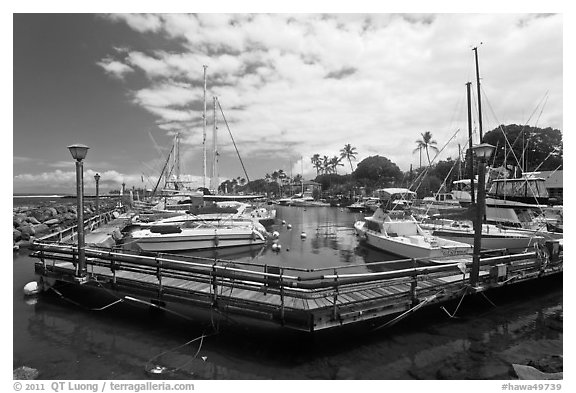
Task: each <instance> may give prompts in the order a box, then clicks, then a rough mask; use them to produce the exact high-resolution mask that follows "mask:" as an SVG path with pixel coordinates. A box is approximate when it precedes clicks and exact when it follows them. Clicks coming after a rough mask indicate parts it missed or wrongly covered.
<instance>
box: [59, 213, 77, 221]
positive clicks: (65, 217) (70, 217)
mask: <svg viewBox="0 0 576 393" xmlns="http://www.w3.org/2000/svg"><path fill="white" fill-rule="evenodd" d="M62 219H63V220H76V213H75V212H74V213H72V212H68V213H65V214H64V215H63V216H62Z"/></svg>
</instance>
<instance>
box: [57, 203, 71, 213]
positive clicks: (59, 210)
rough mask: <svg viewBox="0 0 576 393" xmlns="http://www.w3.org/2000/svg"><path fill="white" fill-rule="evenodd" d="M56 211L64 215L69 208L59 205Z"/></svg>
mask: <svg viewBox="0 0 576 393" xmlns="http://www.w3.org/2000/svg"><path fill="white" fill-rule="evenodd" d="M55 209H56V211H57V212H58V214H64V213H67V212H68V206H64V205H58V206H56V207H55Z"/></svg>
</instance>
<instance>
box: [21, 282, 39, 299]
mask: <svg viewBox="0 0 576 393" xmlns="http://www.w3.org/2000/svg"><path fill="white" fill-rule="evenodd" d="M38 292H40V287H39V286H38V283H37V282H36V281H31V282H29V283H28V284H26V285H24V295H26V296H32V295H36V294H37V293H38Z"/></svg>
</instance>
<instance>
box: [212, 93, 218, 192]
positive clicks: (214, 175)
mask: <svg viewBox="0 0 576 393" xmlns="http://www.w3.org/2000/svg"><path fill="white" fill-rule="evenodd" d="M213 102H214V109H213V117H214V128H213V129H212V142H213V143H212V148H213V152H212V154H213V157H214V158H213V160H212V184H211V188H212V189H213V190H215V191H216V192H217V191H218V139H217V136H218V135H217V130H218V127H217V126H216V97H213Z"/></svg>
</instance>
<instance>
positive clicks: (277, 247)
mask: <svg viewBox="0 0 576 393" xmlns="http://www.w3.org/2000/svg"><path fill="white" fill-rule="evenodd" d="M272 251H280V245H279V244H278V243H274V244H272Z"/></svg>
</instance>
